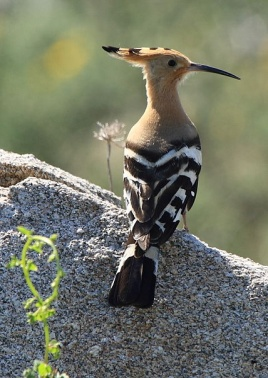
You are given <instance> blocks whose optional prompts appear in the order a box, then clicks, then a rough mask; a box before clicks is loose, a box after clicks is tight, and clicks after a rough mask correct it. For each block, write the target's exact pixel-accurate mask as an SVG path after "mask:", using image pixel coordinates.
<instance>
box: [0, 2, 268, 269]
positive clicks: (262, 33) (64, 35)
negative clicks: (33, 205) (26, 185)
mask: <svg viewBox="0 0 268 378" xmlns="http://www.w3.org/2000/svg"><path fill="white" fill-rule="evenodd" d="M267 20H268V2H267V0H262V1H261V0H256V1H245V0H210V1H208V0H203V1H189V0H187V1H186V0H167V1H160V0H143V1H141V0H136V1H124V0H109V1H108V0H107V1H104V0H98V1H96V0H95V1H93V0H75V1H74V0H64V1H63V0H62V1H61V0H58V1H53V0H24V1H15V0H14V1H12V0H0V148H3V149H6V150H10V151H13V152H17V153H32V154H34V155H36V157H38V158H39V159H41V160H45V161H46V162H48V163H50V164H53V165H55V166H58V167H60V168H62V169H64V170H67V171H69V172H71V173H72V174H74V175H77V176H80V177H83V178H85V179H88V180H89V181H91V182H93V183H96V184H98V185H100V186H102V187H104V188H108V187H109V184H108V177H107V172H106V145H105V143H104V142H100V141H98V140H97V139H95V138H94V137H93V131H94V130H95V131H97V130H98V126H97V124H96V123H97V122H98V121H99V122H102V123H106V122H109V123H110V122H112V121H114V120H115V119H118V120H119V121H120V122H122V123H124V124H125V125H126V129H127V130H129V129H130V127H131V126H132V125H133V124H134V123H135V122H136V121H137V120H138V118H139V117H140V116H141V114H142V113H143V111H144V109H145V105H146V96H145V88H144V84H145V83H144V81H143V79H142V74H141V72H140V70H139V69H137V68H131V67H130V66H129V65H127V64H126V63H124V62H120V61H117V60H115V59H111V58H110V57H109V56H108V55H107V54H106V53H105V52H104V51H103V50H102V49H101V45H114V46H122V47H139V46H149V47H150V46H162V47H171V48H174V49H176V50H179V51H181V52H183V53H184V54H186V55H187V56H189V58H190V59H191V60H193V61H196V62H199V63H204V64H208V65H212V66H215V67H218V68H221V69H224V70H227V71H230V72H232V73H234V74H236V75H238V76H240V77H241V78H242V80H241V81H240V82H239V81H236V80H232V79H230V78H226V77H222V76H217V75H213V74H207V73H206V74H205V73H199V74H196V75H195V76H194V77H190V78H189V80H187V81H186V82H185V83H184V84H183V85H182V86H181V87H180V89H179V91H180V94H181V100H182V103H183V105H184V107H185V109H186V110H187V113H188V114H189V116H190V117H191V119H192V120H193V122H194V123H195V124H196V126H197V128H198V130H199V133H200V136H201V140H202V147H203V168H202V172H201V178H200V186H199V192H198V196H197V200H196V203H195V206H194V207H193V209H192V210H191V212H190V214H189V215H188V221H189V225H190V230H191V232H192V233H194V234H196V235H197V236H198V237H200V238H201V239H202V240H204V241H206V242H207V243H208V244H209V245H210V246H215V247H218V248H221V249H226V250H227V251H229V252H232V253H235V254H238V255H241V256H244V257H250V258H252V259H253V260H255V261H257V262H260V263H262V264H266V265H267V264H268V232H267V226H268V179H267V172H268V167H267V165H268V148H267V144H268V143H267V142H268V107H267V92H268V23H267ZM122 154H123V151H122V149H120V148H118V147H116V146H115V147H113V149H112V170H113V177H114V182H115V192H116V194H117V195H119V196H121V194H122V178H121V177H122Z"/></svg>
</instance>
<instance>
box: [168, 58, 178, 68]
mask: <svg viewBox="0 0 268 378" xmlns="http://www.w3.org/2000/svg"><path fill="white" fill-rule="evenodd" d="M176 64H177V62H176V61H175V60H174V59H170V60H169V61H168V65H169V66H170V67H174V66H176Z"/></svg>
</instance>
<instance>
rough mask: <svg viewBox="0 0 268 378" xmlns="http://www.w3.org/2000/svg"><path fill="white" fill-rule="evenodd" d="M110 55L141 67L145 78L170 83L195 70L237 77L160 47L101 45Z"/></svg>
mask: <svg viewBox="0 0 268 378" xmlns="http://www.w3.org/2000/svg"><path fill="white" fill-rule="evenodd" d="M102 48H103V49H104V50H105V51H107V52H108V53H109V54H110V55H111V56H113V57H115V58H118V59H122V60H125V61H127V62H129V63H130V64H132V65H134V66H138V67H142V69H143V72H144V74H145V77H146V78H150V79H154V78H155V79H156V80H161V79H164V80H165V81H167V82H169V83H172V82H177V81H181V80H182V79H183V78H184V77H185V75H186V74H187V73H190V72H195V71H205V72H213V73H217V74H220V75H224V76H229V77H232V78H234V79H240V78H239V77H237V76H235V75H233V74H231V73H229V72H226V71H223V70H219V69H218V68H214V67H211V66H206V65H204V64H199V63H194V62H192V61H191V60H190V59H189V58H187V56H185V55H183V54H182V53H180V52H179V51H176V50H172V49H168V48H162V47H151V48H149V47H141V48H118V47H112V46H107V47H106V46H103V47H102Z"/></svg>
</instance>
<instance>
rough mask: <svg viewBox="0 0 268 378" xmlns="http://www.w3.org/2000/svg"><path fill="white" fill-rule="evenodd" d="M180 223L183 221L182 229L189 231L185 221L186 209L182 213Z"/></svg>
mask: <svg viewBox="0 0 268 378" xmlns="http://www.w3.org/2000/svg"><path fill="white" fill-rule="evenodd" d="M182 223H183V228H182V230H183V231H185V232H189V228H188V226H187V221H186V210H185V211H184V212H183V214H182Z"/></svg>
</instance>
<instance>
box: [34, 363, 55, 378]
mask: <svg viewBox="0 0 268 378" xmlns="http://www.w3.org/2000/svg"><path fill="white" fill-rule="evenodd" d="M37 372H38V374H39V376H40V377H49V376H50V375H52V372H53V370H52V367H51V366H50V365H48V364H46V363H45V362H42V361H39V363H38V366H37Z"/></svg>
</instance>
